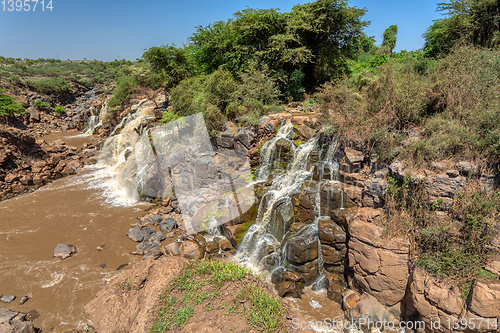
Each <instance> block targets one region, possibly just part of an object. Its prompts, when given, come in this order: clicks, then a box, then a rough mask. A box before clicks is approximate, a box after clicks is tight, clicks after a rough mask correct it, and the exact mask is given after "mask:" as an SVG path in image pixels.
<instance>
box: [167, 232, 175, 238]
mask: <svg viewBox="0 0 500 333" xmlns="http://www.w3.org/2000/svg"><path fill="white" fill-rule="evenodd" d="M174 237H175V231H172V232H169V233H168V234H167V238H174Z"/></svg>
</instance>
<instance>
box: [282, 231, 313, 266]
mask: <svg viewBox="0 0 500 333" xmlns="http://www.w3.org/2000/svg"><path fill="white" fill-rule="evenodd" d="M285 249H286V257H287V259H288V260H289V261H290V262H293V263H294V264H303V263H306V262H309V261H312V260H315V259H316V258H318V236H312V235H308V234H305V235H301V234H299V235H297V236H294V237H291V238H290V239H289V240H288V241H287V243H286V245H285Z"/></svg>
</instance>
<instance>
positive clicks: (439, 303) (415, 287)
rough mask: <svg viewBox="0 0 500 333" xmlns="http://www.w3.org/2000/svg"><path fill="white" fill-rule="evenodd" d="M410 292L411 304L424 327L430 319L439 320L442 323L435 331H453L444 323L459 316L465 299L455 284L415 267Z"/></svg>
mask: <svg viewBox="0 0 500 333" xmlns="http://www.w3.org/2000/svg"><path fill="white" fill-rule="evenodd" d="M410 293H411V302H412V305H413V307H414V308H415V309H416V311H418V313H419V316H420V318H419V319H420V320H422V321H424V322H425V324H426V327H430V325H431V321H434V322H435V321H440V322H441V323H442V325H441V327H440V329H435V332H454V331H453V330H450V329H448V327H447V326H446V325H444V323H446V322H447V321H448V320H449V321H450V322H452V321H453V319H455V318H459V317H460V314H461V313H462V311H463V309H464V305H465V299H464V298H463V297H462V296H461V294H460V290H459V288H458V287H457V286H451V285H448V284H446V283H444V282H442V281H439V280H438V279H437V278H435V277H433V276H431V275H430V274H429V273H427V272H425V271H424V270H423V269H421V268H416V269H414V270H413V272H412V281H411V283H410Z"/></svg>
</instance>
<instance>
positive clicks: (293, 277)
mask: <svg viewBox="0 0 500 333" xmlns="http://www.w3.org/2000/svg"><path fill="white" fill-rule="evenodd" d="M281 279H282V280H283V281H292V282H304V278H303V277H302V275H300V274H299V273H296V272H292V271H288V270H286V271H284V272H283V273H281Z"/></svg>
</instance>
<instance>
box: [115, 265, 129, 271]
mask: <svg viewBox="0 0 500 333" xmlns="http://www.w3.org/2000/svg"><path fill="white" fill-rule="evenodd" d="M126 266H128V264H121V265H120V266H118V268H117V269H116V270H117V271H119V270H120V269H122V268H123V267H126Z"/></svg>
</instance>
